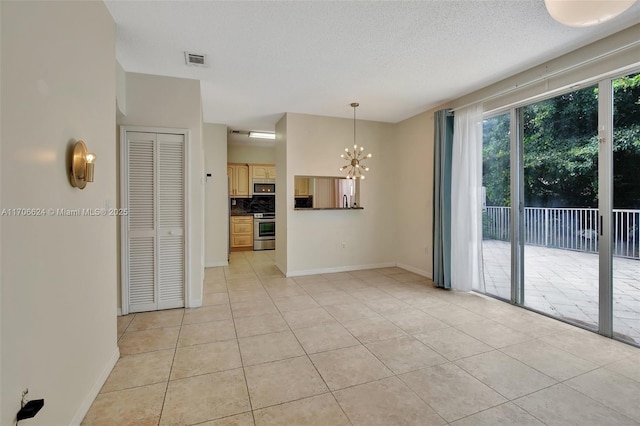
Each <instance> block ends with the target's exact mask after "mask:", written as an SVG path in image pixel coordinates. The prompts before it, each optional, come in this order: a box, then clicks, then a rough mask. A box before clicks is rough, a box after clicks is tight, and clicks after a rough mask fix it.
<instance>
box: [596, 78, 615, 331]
mask: <svg viewBox="0 0 640 426" xmlns="http://www.w3.org/2000/svg"><path fill="white" fill-rule="evenodd" d="M598 215H599V216H600V224H599V228H600V229H599V239H600V241H599V268H598V273H599V280H598V282H599V286H598V289H599V300H598V310H599V311H598V333H599V334H602V335H603V336H607V337H612V336H613V251H612V243H611V242H612V238H611V234H612V230H613V227H612V216H613V79H611V78H608V79H604V80H600V81H599V82H598Z"/></svg>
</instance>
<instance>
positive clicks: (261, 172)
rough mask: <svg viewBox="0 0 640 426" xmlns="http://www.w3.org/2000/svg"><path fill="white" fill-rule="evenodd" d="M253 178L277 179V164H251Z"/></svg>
mask: <svg viewBox="0 0 640 426" xmlns="http://www.w3.org/2000/svg"><path fill="white" fill-rule="evenodd" d="M250 166H251V180H253V179H275V178H276V166H274V165H273V164H251V165H250Z"/></svg>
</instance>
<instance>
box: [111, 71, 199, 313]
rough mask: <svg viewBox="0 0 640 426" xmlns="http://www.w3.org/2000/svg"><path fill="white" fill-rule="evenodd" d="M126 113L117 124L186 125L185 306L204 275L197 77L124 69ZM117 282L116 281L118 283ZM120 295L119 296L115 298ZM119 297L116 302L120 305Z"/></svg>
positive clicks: (192, 303) (195, 300) (195, 298)
mask: <svg viewBox="0 0 640 426" xmlns="http://www.w3.org/2000/svg"><path fill="white" fill-rule="evenodd" d="M126 80H127V115H126V116H124V117H119V119H118V124H119V125H134V126H150V127H168V128H181V129H189V130H190V131H191V134H190V138H189V158H188V165H189V179H188V185H189V187H190V189H189V198H190V200H191V201H190V204H189V217H188V221H189V223H190V226H191V231H190V233H189V235H188V240H187V244H188V245H189V247H190V250H191V263H190V265H189V266H188V268H189V274H190V280H189V283H188V286H189V289H188V290H189V291H188V292H189V294H190V297H189V300H187V301H186V302H187V306H189V307H196V306H200V305H201V304H202V281H203V279H204V233H205V230H204V190H203V189H204V188H203V186H204V183H203V182H204V171H203V164H204V163H203V149H202V108H201V99H200V81H198V80H190V79H184V78H174V77H162V76H157V75H148V74H137V73H127V75H126ZM118 286H119V285H118ZM118 299H120V298H118ZM120 303H121V302H120V301H118V306H120Z"/></svg>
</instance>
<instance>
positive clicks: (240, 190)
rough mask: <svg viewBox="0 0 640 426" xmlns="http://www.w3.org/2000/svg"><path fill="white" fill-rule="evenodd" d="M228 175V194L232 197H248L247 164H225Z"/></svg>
mask: <svg viewBox="0 0 640 426" xmlns="http://www.w3.org/2000/svg"><path fill="white" fill-rule="evenodd" d="M227 176H229V196H230V197H232V198H248V197H249V165H247V164H233V163H228V164H227Z"/></svg>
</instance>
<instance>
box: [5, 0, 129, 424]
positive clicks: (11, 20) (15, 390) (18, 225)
mask: <svg viewBox="0 0 640 426" xmlns="http://www.w3.org/2000/svg"><path fill="white" fill-rule="evenodd" d="M0 8H1V9H2V16H1V19H2V23H1V31H2V36H1V40H2V48H1V51H2V71H1V86H2V100H1V102H2V106H1V108H2V128H1V132H2V133H1V139H2V146H1V150H2V154H1V160H2V165H1V172H2V175H1V180H0V181H1V182H2V188H1V194H2V198H1V204H2V208H3V209H11V208H44V209H48V208H54V209H55V208H66V209H82V208H101V207H103V206H104V205H105V203H107V204H109V205H111V206H112V207H113V206H115V199H116V142H115V134H114V129H115V126H116V123H115V110H116V105H115V99H116V87H115V86H116V84H115V69H116V61H115V24H114V22H113V19H112V18H111V15H110V14H109V12H108V11H107V9H106V7H105V6H104V4H103V3H102V2H4V1H3V2H1V5H0ZM79 139H83V140H84V141H86V143H87V145H88V147H89V149H90V150H91V151H93V152H95V153H96V155H97V161H96V166H95V182H94V183H91V184H89V185H88V186H87V188H86V189H84V190H79V189H77V188H72V187H71V185H70V184H69V178H68V176H67V168H68V166H67V158H68V154H69V152H68V150H69V148H70V147H71V146H72V144H73V143H74V142H75V141H76V140H79ZM2 231H3V232H2V240H1V251H2V258H1V271H2V272H1V282H2V291H1V293H2V309H1V324H2V331H1V333H2V354H1V365H0V371H1V374H2V382H1V385H0V388H1V393H2V402H1V409H0V411H1V414H0V424H2V425H11V424H13V423H14V419H15V414H16V413H17V411H18V410H19V408H20V396H21V393H22V391H23V390H24V389H25V388H27V387H28V388H29V397H30V398H31V399H38V398H44V399H45V407H44V409H43V410H42V411H41V412H40V413H39V414H38V415H37V417H36V418H34V419H33V420H29V422H28V423H29V424H30V425H66V424H71V423H75V424H77V423H79V422H80V421H81V420H82V418H83V416H84V414H85V413H86V410H88V408H89V406H90V404H91V402H92V401H93V398H94V397H95V396H96V394H97V393H98V392H99V390H100V387H101V386H102V384H103V383H104V380H105V379H106V377H107V375H108V373H109V372H110V370H111V368H112V367H113V365H114V363H115V362H116V360H117V357H118V347H117V344H116V303H115V299H116V288H115V283H116V262H117V260H116V237H115V235H116V218H115V217H60V216H44V217H24V216H20V217H8V216H4V217H2Z"/></svg>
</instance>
